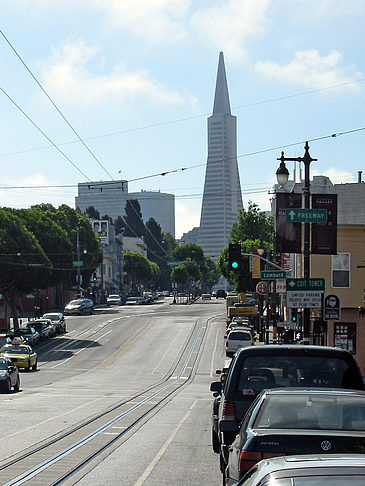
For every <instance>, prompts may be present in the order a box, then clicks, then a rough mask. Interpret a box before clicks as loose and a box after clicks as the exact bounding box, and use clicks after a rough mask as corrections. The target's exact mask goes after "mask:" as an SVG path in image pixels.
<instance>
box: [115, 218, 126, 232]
mask: <svg viewBox="0 0 365 486" xmlns="http://www.w3.org/2000/svg"><path fill="white" fill-rule="evenodd" d="M114 228H115V234H116V235H118V234H119V233H123V232H124V228H125V222H124V219H123V218H122V216H118V217H117V218H115V220H114Z"/></svg>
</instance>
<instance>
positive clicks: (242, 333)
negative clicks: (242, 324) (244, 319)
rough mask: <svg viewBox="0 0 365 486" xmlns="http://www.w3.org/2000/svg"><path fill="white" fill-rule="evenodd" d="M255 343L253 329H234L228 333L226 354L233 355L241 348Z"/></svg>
mask: <svg viewBox="0 0 365 486" xmlns="http://www.w3.org/2000/svg"><path fill="white" fill-rule="evenodd" d="M254 344H255V340H254V338H253V337H252V333H251V330H247V331H246V330H243V329H233V330H232V331H230V332H229V333H228V335H227V339H226V356H233V355H234V353H235V352H236V351H238V350H239V349H240V348H246V347H247V346H253V345H254Z"/></svg>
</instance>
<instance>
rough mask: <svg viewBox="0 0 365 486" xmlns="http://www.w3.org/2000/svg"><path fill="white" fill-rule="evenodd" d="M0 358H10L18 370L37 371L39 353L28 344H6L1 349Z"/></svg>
mask: <svg viewBox="0 0 365 486" xmlns="http://www.w3.org/2000/svg"><path fill="white" fill-rule="evenodd" d="M0 356H6V357H7V358H10V359H11V360H12V362H13V363H14V364H15V365H16V366H17V367H18V368H23V369H26V370H28V371H30V369H32V370H33V371H36V369H37V363H38V360H37V353H36V352H35V351H33V349H32V348H31V347H30V346H28V345H27V344H5V346H3V347H2V348H1V349H0Z"/></svg>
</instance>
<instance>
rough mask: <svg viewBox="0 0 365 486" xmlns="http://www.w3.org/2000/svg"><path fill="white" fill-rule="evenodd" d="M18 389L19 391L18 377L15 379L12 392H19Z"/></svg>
mask: <svg viewBox="0 0 365 486" xmlns="http://www.w3.org/2000/svg"><path fill="white" fill-rule="evenodd" d="M19 389H20V379H19V376H18V378H17V379H16V383H15V385H14V390H15V391H19Z"/></svg>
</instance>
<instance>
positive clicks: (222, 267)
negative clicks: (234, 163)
mask: <svg viewBox="0 0 365 486" xmlns="http://www.w3.org/2000/svg"><path fill="white" fill-rule="evenodd" d="M274 235H275V227H274V219H273V217H272V216H269V217H267V216H266V215H265V213H264V212H263V211H260V209H259V207H258V206H257V205H256V204H254V203H252V202H251V201H250V202H249V206H248V209H247V210H245V209H242V210H241V211H240V213H239V215H238V222H237V223H235V224H234V225H233V227H232V231H231V237H230V242H231V243H239V244H240V245H241V248H242V253H249V254H250V253H251V250H252V249H257V248H259V247H263V248H265V249H266V250H269V249H272V247H273V242H274ZM217 268H218V270H219V272H220V274H221V275H223V277H225V278H226V279H227V280H229V281H230V282H231V283H234V285H235V289H236V290H237V291H238V292H245V291H254V290H255V286H256V284H257V282H258V280H257V279H252V278H251V272H250V259H249V257H247V256H242V268H241V271H240V272H235V271H231V270H230V269H229V266H228V247H226V248H224V249H223V250H222V251H221V254H220V255H219V258H218V261H217Z"/></svg>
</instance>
